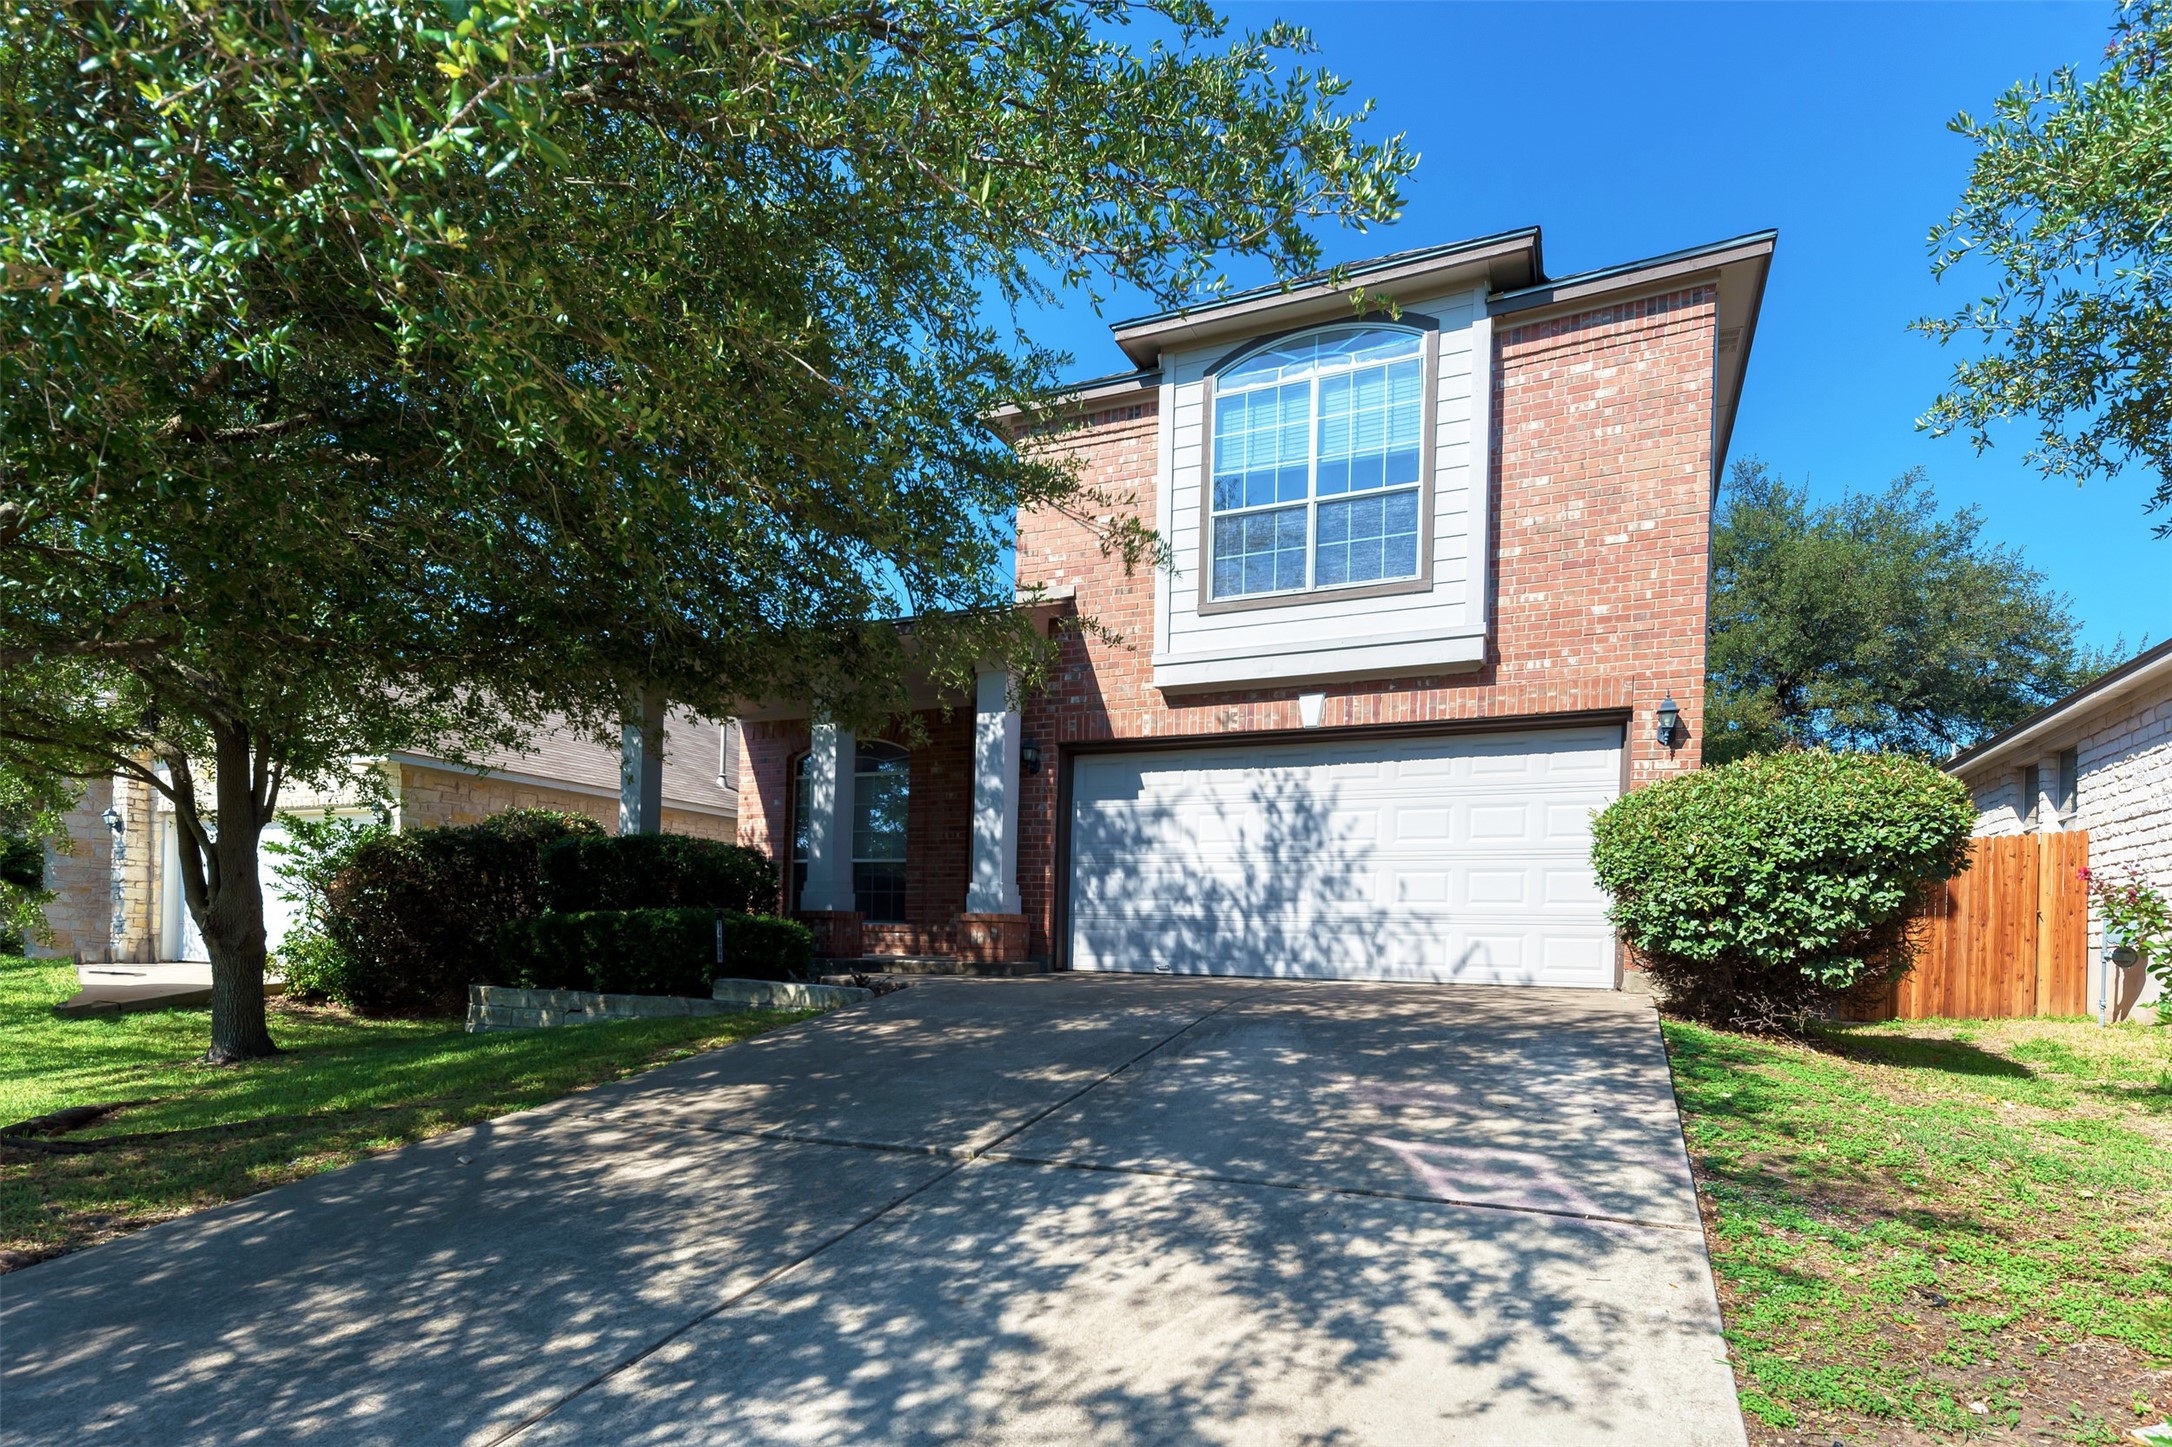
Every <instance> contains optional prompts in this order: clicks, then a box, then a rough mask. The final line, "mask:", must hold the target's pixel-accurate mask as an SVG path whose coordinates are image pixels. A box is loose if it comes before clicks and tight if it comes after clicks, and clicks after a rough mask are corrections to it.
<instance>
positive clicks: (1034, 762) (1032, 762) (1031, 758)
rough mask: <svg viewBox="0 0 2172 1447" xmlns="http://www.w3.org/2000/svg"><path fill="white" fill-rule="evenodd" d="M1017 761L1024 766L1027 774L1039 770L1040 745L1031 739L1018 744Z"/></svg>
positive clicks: (1036, 772) (1035, 772)
mask: <svg viewBox="0 0 2172 1447" xmlns="http://www.w3.org/2000/svg"><path fill="white" fill-rule="evenodd" d="M1018 762H1019V763H1020V764H1022V765H1024V766H1025V770H1026V772H1027V773H1029V774H1038V773H1039V772H1041V746H1040V745H1039V744H1037V743H1035V742H1034V741H1033V740H1031V739H1027V740H1026V741H1025V742H1024V743H1022V744H1020V745H1019V746H1018Z"/></svg>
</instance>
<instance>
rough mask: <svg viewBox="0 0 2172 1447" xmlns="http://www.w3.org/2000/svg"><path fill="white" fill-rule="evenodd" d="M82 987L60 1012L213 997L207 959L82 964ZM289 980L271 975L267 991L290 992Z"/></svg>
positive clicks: (160, 1005)
mask: <svg viewBox="0 0 2172 1447" xmlns="http://www.w3.org/2000/svg"><path fill="white" fill-rule="evenodd" d="M75 977H76V980H77V982H78V983H80V984H81V985H82V986H83V988H82V989H81V990H79V991H77V992H76V993H75V994H73V995H71V996H69V997H68V998H67V999H65V1000H63V1001H61V1002H60V1003H59V1004H58V1005H55V1006H54V1007H53V1009H54V1012H55V1013H56V1014H61V1015H126V1014H130V1013H132V1012H134V1011H137V1010H171V1009H175V1008H177V1007H180V1006H186V1005H208V1004H210V1003H211V966H210V965H209V964H208V963H207V962H205V961H203V960H169V961H166V962H163V963H159V964H138V965H131V964H114V965H77V966H76V967H75ZM286 988H287V985H286V981H284V980H281V979H278V978H276V977H271V976H267V977H266V978H265V981H264V993H265V994H267V995H278V994H282V993H284V992H285V990H286Z"/></svg>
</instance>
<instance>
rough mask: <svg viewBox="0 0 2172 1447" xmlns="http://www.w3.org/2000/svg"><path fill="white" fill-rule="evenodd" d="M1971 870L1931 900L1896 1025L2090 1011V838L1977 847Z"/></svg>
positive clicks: (1900, 994)
mask: <svg viewBox="0 0 2172 1447" xmlns="http://www.w3.org/2000/svg"><path fill="white" fill-rule="evenodd" d="M1974 851H1975V858H1974V860H1973V862H1972V863H1970V865H1969V867H1968V869H1967V870H1966V871H1964V872H1963V873H1962V874H1960V875H1958V876H1957V877H1955V878H1953V879H1950V880H1947V881H1946V883H1945V884H1943V885H1941V886H1939V887H1938V888H1937V889H1935V890H1934V891H1933V892H1932V894H1931V898H1930V899H1929V900H1928V901H1927V902H1926V904H1925V907H1924V911H1923V919H1922V926H1921V934H1920V935H1919V937H1918V940H1917V951H1916V967H1915V968H1914V969H1913V970H1911V971H1910V972H1909V973H1908V975H1907V977H1906V978H1905V979H1903V980H1901V981H1900V982H1899V983H1897V984H1896V985H1894V986H1893V989H1892V991H1891V992H1890V994H1889V995H1888V997H1887V1000H1886V1009H1885V1011H1884V1017H1885V1018H1887V1019H1903V1020H1920V1019H1924V1018H1926V1017H1928V1016H1933V1015H1944V1016H1950V1017H1955V1018H1960V1019H1995V1018H2003V1017H2011V1016H2021V1015H2083V1014H2087V1013H2088V1011H2089V897H2088V892H2087V890H2086V889H2085V887H2084V886H2083V884H2082V881H2081V878H2080V876H2079V874H2078V873H2077V871H2078V870H2080V868H2081V867H2082V866H2083V865H2085V864H2087V863H2088V862H2089V834H2088V831H2086V830H2076V831H2074V832H2072V833H2066V834H2018V835H2011V836H2008V837H2005V838H2000V839H1978V840H1977V841H1976V842H1975V845H1974Z"/></svg>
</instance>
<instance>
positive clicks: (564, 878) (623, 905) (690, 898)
mask: <svg viewBox="0 0 2172 1447" xmlns="http://www.w3.org/2000/svg"><path fill="white" fill-rule="evenodd" d="M543 901H544V906H543V907H544V908H545V909H547V910H550V911H551V912H553V913H564V914H571V913H577V912H582V911H587V910H599V909H694V908H702V909H729V910H736V911H738V912H740V913H742V914H754V913H762V912H766V911H769V910H772V909H775V908H776V904H777V873H776V867H775V866H774V865H773V864H771V862H770V860H769V856H768V855H766V854H764V853H762V851H761V850H759V849H749V848H747V847H746V846H745V845H740V844H726V843H723V842H721V841H719V840H715V839H695V838H692V837H690V836H688V835H684V834H625V835H611V836H608V837H600V836H579V837H574V838H568V839H561V840H559V841H558V842H556V843H554V844H552V845H551V846H550V847H549V848H548V849H546V850H545V851H544V853H543Z"/></svg>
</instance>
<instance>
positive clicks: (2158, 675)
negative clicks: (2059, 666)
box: [1944, 653, 2172, 778]
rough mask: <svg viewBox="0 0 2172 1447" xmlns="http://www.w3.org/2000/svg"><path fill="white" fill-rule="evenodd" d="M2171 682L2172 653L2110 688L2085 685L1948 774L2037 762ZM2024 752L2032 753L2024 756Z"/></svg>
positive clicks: (1966, 755)
mask: <svg viewBox="0 0 2172 1447" xmlns="http://www.w3.org/2000/svg"><path fill="white" fill-rule="evenodd" d="M2114 672H2117V670H2116V669H2115V670H2114ZM2167 678H2172V653H2168V654H2166V655H2164V656H2163V657H2160V658H2155V659H2152V660H2150V661H2149V662H2147V663H2145V664H2144V665H2143V666H2142V667H2140V668H2135V669H2133V671H2131V672H2129V673H2128V674H2127V675H2126V676H2125V677H2122V678H2116V679H2114V680H2113V681H2112V682H2110V683H2108V684H2104V685H2102V686H2095V685H2085V686H2084V687H2083V688H2081V689H2079V690H2077V691H2076V692H2075V693H2074V694H2073V695H2072V696H2071V697H2069V698H2067V699H2065V700H2064V701H2062V702H2060V703H2055V704H2053V705H2052V706H2051V707H2049V708H2047V709H2045V710H2044V711H2043V712H2042V713H2041V714H2039V715H2037V717H2036V718H2035V719H2033V720H2030V721H2028V722H2025V723H2023V724H2021V725H2020V726H2018V727H2017V728H2015V729H2014V730H2013V731H2012V732H2011V733H2009V734H2007V735H2006V736H2005V737H2004V738H2001V739H1998V740H1996V741H1995V742H1993V743H1991V744H1989V745H1983V744H1979V745H1977V746H1976V748H1974V749H1971V750H1964V751H1963V752H1961V753H1959V754H1957V755H1955V756H1954V757H1953V758H1951V759H1948V760H1947V761H1946V763H1945V766H1944V767H1945V770H1946V772H1947V773H1949V774H1952V775H1954V776H1955V777H1956V778H1968V777H1971V776H1973V775H1976V774H1978V773H1980V772H1981V771H1983V770H1984V769H1987V768H1989V767H1991V766H1992V765H1994V764H2001V763H2006V762H2008V761H2011V760H2014V759H2016V758H2017V757H2018V758H2021V759H2024V760H2033V759H2034V758H2035V757H2036V752H2035V751H2036V750H2038V749H2041V748H2043V746H2044V745H2045V744H2047V743H2050V742H2053V741H2054V740H2056V739H2057V738H2058V737H2059V736H2060V735H2061V734H2064V733H2069V732H2071V733H2074V734H2076V735H2077V736H2078V735H2079V734H2080V733H2081V732H2082V731H2083V728H2084V726H2085V725H2086V724H2088V723H2089V722H2090V721H2092V720H2094V719H2095V718H2096V717H2097V716H2098V715H2099V714H2101V713H2103V712H2104V710H2105V709H2106V707H2108V706H2109V705H2111V704H2114V703H2117V702H2118V701H2119V700H2120V699H2122V698H2125V697H2126V696H2127V695H2128V694H2130V693H2133V692H2135V691H2136V690H2138V689H2143V688H2147V687H2149V686H2150V685H2151V684H2154V683H2158V682H2161V681H2163V680H2165V679H2167ZM2032 746H2033V747H2032ZM2024 749H2028V750H2029V752H2028V753H2026V754H2024V753H2023V752H2022V751H2023V750H2024Z"/></svg>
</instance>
